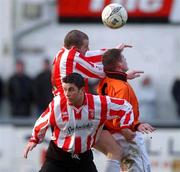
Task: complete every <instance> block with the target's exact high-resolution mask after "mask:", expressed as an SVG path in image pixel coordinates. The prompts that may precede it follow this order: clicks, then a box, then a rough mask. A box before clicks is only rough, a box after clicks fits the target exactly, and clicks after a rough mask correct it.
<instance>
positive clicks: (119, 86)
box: [97, 72, 140, 132]
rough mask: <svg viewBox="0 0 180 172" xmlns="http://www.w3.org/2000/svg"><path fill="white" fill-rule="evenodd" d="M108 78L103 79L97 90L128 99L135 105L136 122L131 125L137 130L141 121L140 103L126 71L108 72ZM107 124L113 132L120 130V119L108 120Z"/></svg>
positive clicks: (102, 93)
mask: <svg viewBox="0 0 180 172" xmlns="http://www.w3.org/2000/svg"><path fill="white" fill-rule="evenodd" d="M106 75H107V76H106V78H104V79H102V80H101V81H100V83H99V85H98V88H97V92H98V94H100V95H108V96H110V97H116V98H121V99H125V100H127V101H128V102H129V103H130V104H131V105H132V106H133V112H134V123H133V124H132V126H131V129H132V130H133V131H135V130H137V126H138V124H140V122H139V105H138V100H137V97H136V95H135V93H134V90H133V88H132V87H131V85H130V84H129V83H128V82H127V75H126V74H125V73H115V72H111V73H110V72H108V73H107V74H106ZM105 126H106V127H107V128H108V129H109V130H110V131H112V132H116V131H120V130H121V128H120V127H119V120H118V119H113V120H110V121H107V122H106V124H105Z"/></svg>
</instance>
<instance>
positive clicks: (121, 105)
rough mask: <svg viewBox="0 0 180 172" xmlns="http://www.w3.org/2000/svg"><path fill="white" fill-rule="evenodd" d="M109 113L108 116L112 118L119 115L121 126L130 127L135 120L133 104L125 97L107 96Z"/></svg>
mask: <svg viewBox="0 0 180 172" xmlns="http://www.w3.org/2000/svg"><path fill="white" fill-rule="evenodd" d="M107 99H108V100H107V101H108V113H107V118H108V119H112V118H114V116H117V118H118V119H117V120H118V122H119V125H120V127H121V128H129V127H130V125H131V124H132V123H133V121H134V113H133V109H132V105H131V104H130V103H128V101H126V100H125V99H117V98H112V97H108V96H107Z"/></svg>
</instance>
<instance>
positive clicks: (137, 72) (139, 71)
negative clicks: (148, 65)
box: [127, 70, 144, 79]
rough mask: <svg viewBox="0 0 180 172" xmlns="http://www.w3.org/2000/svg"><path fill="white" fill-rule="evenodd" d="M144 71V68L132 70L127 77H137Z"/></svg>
mask: <svg viewBox="0 0 180 172" xmlns="http://www.w3.org/2000/svg"><path fill="white" fill-rule="evenodd" d="M143 73H144V71H142V70H133V71H131V72H127V79H135V78H138V77H140V76H141V74H143Z"/></svg>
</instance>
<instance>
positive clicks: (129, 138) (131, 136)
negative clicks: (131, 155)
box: [121, 128, 136, 142]
mask: <svg viewBox="0 0 180 172" xmlns="http://www.w3.org/2000/svg"><path fill="white" fill-rule="evenodd" d="M121 134H122V135H123V136H124V138H125V139H126V140H127V141H128V142H132V141H133V139H134V138H135V136H136V133H135V132H133V131H131V130H130V129H128V128H125V129H122V130H121Z"/></svg>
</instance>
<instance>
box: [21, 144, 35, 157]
mask: <svg viewBox="0 0 180 172" xmlns="http://www.w3.org/2000/svg"><path fill="white" fill-rule="evenodd" d="M36 145H37V143H34V142H28V143H27V145H26V147H25V149H24V158H27V156H28V153H29V151H32V150H33V148H35V147H36Z"/></svg>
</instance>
